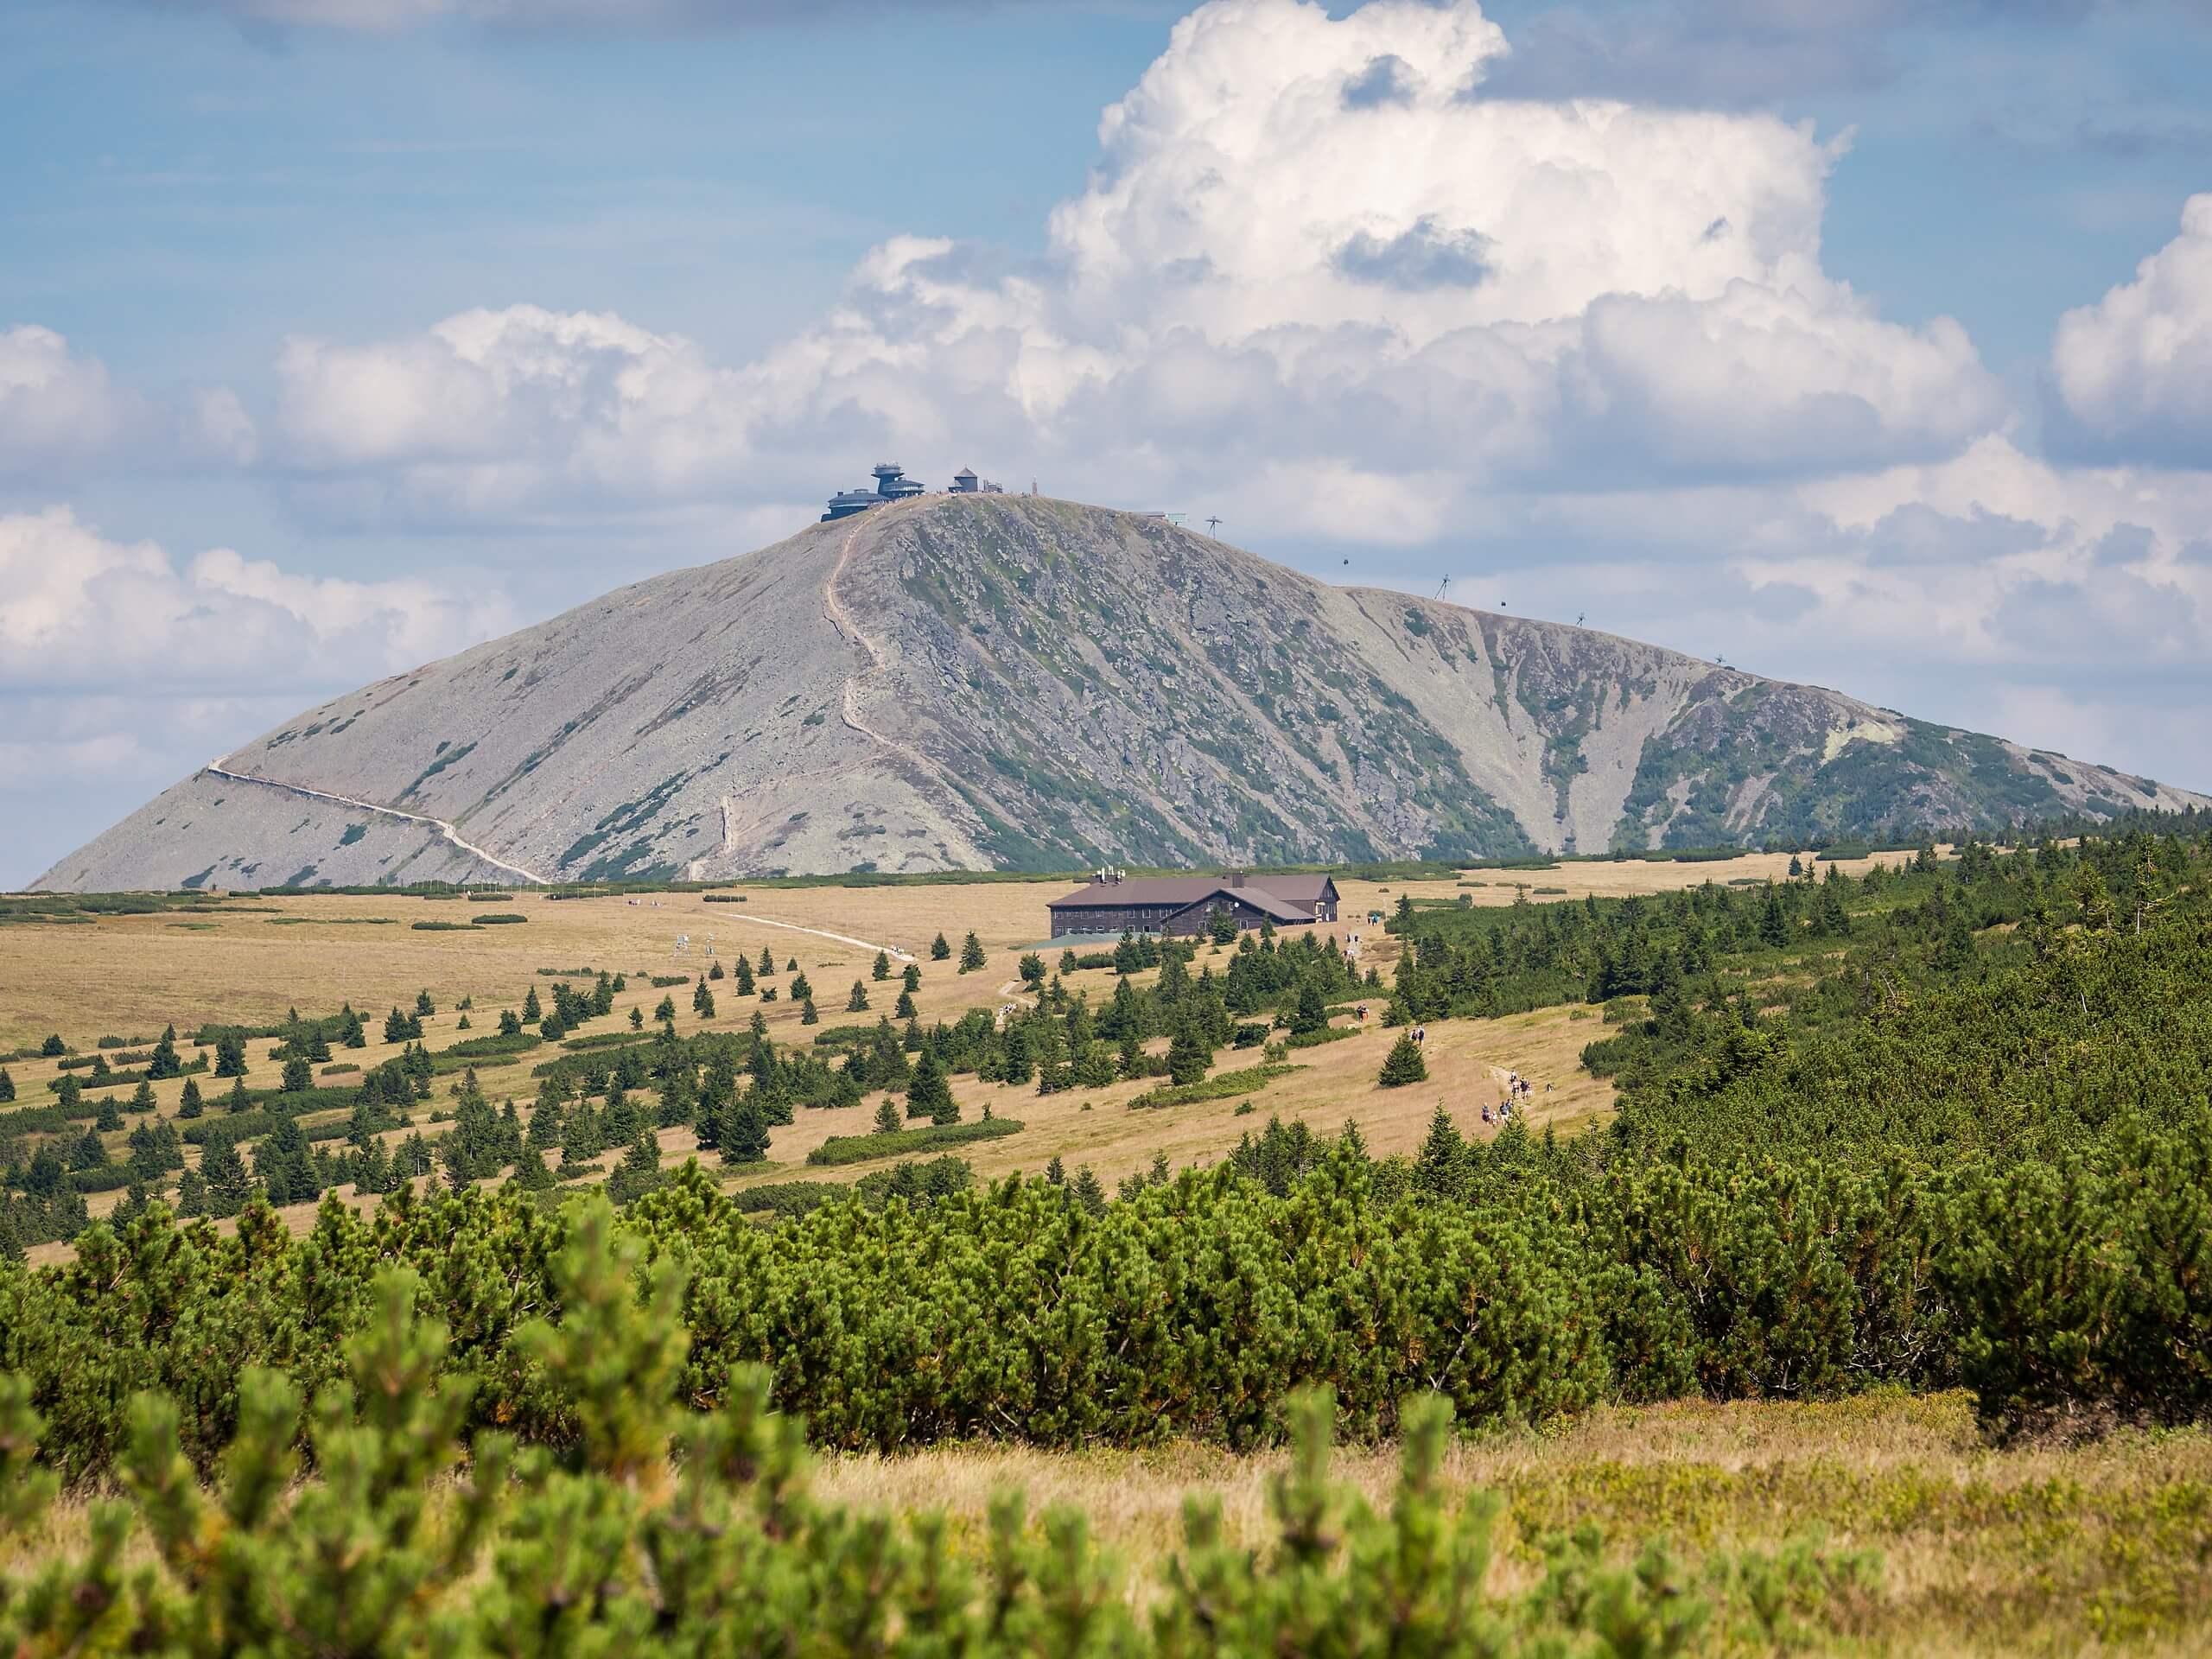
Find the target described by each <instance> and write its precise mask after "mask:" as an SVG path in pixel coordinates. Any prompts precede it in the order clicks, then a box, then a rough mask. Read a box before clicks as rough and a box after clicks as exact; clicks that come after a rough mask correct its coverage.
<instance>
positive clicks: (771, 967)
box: [760, 944, 776, 975]
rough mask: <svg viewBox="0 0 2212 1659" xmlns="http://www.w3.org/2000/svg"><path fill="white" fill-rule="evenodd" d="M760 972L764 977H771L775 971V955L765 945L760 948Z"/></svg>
mask: <svg viewBox="0 0 2212 1659" xmlns="http://www.w3.org/2000/svg"><path fill="white" fill-rule="evenodd" d="M760 971H761V973H762V974H764V975H771V974H773V973H774V972H775V971H776V957H775V953H774V952H773V951H772V950H769V949H768V947H767V946H766V945H765V944H764V945H762V946H761V947H760Z"/></svg>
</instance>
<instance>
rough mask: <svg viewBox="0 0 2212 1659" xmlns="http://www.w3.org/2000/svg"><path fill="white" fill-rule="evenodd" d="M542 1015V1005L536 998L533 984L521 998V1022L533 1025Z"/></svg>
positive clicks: (535, 989)
mask: <svg viewBox="0 0 2212 1659" xmlns="http://www.w3.org/2000/svg"><path fill="white" fill-rule="evenodd" d="M544 1015H545V1009H544V1007H543V1005H542V1004H541V1003H540V1002H539V1001H538V1000H537V986H535V985H533V986H531V988H530V990H529V992H528V994H527V995H524V997H523V1000H522V1022H523V1024H524V1025H525V1026H531V1025H535V1024H537V1021H538V1020H541V1019H543V1017H544Z"/></svg>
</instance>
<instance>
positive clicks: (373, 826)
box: [39, 495, 2204, 890]
mask: <svg viewBox="0 0 2212 1659" xmlns="http://www.w3.org/2000/svg"><path fill="white" fill-rule="evenodd" d="M2189 804H2204V798H2203V797H2201V796H2196V795H2193V794H2190V793H2189V792H2188V791H2182V790H2177V789H2172V788H2169V787H2166V786H2164V785H2158V784H2154V783H2151V782H2148V781H2146V780H2145V779H2139V778H2133V777H2128V776H2126V775H2124V774H2121V773H2119V772H2113V771H2111V770H2109V769H2107V768H2105V767H2101V766H2087V765H2082V764H2079V763H2076V762H2075V761H2072V760H2067V759H2065V758H2064V757H2063V756H2060V755H2056V754H2052V753H2046V752H2044V751H2041V750H2032V749H2026V748H2023V747H2019V746H2018V745H2016V744H2012V743H2009V742H2005V741H2002V740H2000V739H1997V738H1993V737H1985V736H1980V735H1978V734H1973V733H1967V732H1961V731H1955V730H1951V729H1949V728H1944V727H1940V726H1933V725H1929V724H1928V723H1926V722H1924V721H1916V720H1911V719H1908V718H1906V717H1905V716H1904V715H1898V714H1896V713H1894V712H1891V711H1890V710H1887V709H1877V708H1873V707H1872V706H1870V705H1868V704H1866V703H1863V702H1857V701H1854V700H1853V699H1852V698H1850V697H1847V696H1842V695H1840V694H1839V693H1836V692H1833V691H1827V690H1819V689H1817V688H1815V687H1811V686H1802V685H1791V684H1787V683H1782V682H1779V681H1774V680H1766V679H1761V678H1759V677H1757V676H1755V675H1751V674H1745V673H1742V672H1739V671H1736V670H1733V669H1728V668H1723V667H1719V666H1716V665H1714V664H1710V663H1707V662H1701V661H1700V660H1698V659H1696V658H1690V657H1684V656H1681V655H1679V654H1677V653H1675V652H1669V651H1662V650H1660V649H1658V648H1656V647H1655V646H1651V645H1639V644H1637V643H1636V642H1635V641H1633V640H1628V639H1618V638H1615V637H1614V636H1612V635H1610V634H1605V633H1598V632H1590V631H1587V630H1584V629H1580V628H1573V627H1567V626H1561V625H1560V624H1557V623H1550V622H1538V621H1530V620H1522V619H1519V618H1509V617H1504V616H1497V615H1491V614H1488V613H1483V612H1479V611H1471V610H1467V609H1465V608H1463V607H1459V606H1456V605H1452V604H1447V603H1444V602H1442V601H1433V600H1424V599H1415V598H1409V597H1408V596H1407V595H1405V594H1398V593H1393V592H1388V591H1383V590H1380V589H1374V588H1332V587H1329V586H1327V585H1325V584H1324V583H1322V582H1317V581H1315V580H1313V578H1311V577H1309V576H1306V575H1301V574H1300V573H1299V572H1297V571H1294V570H1291V569H1287V568H1285V567H1283V566H1281V565H1276V564H1271V563H1268V562H1267V561H1265V560H1263V559H1261V558H1258V557H1255V556H1253V555H1251V554H1249V553H1245V552H1243V551H1240V550H1237V549H1236V548H1233V547H1230V546H1229V545H1227V544H1226V543H1222V542H1219V541H1216V540H1213V539H1211V538H1210V537H1205V536H1202V535H1198V534H1197V533H1195V532H1193V531H1187V530H1185V529H1182V528H1179V527H1178V526H1175V525H1173V524H1167V523H1165V522H1163V521H1161V520H1160V519H1156V518H1146V517H1142V516H1140V515H1136V514H1132V513H1124V512H1111V511H1108V510H1106V509H1103V508H1098V507H1090V506H1084V505H1077V504H1076V503H1073V502H1067V501H1056V500H1052V499H1045V498H1040V497H1033V496H1008V495H964V496H960V495H956V496H931V497H925V498H921V499H915V500H911V501H902V502H899V503H897V504H894V505H886V506H880V507H877V508H874V509H873V510H871V511H870V512H866V513H864V514H862V515H861V516H859V517H857V518H851V519H844V520H840V521H837V522H836V523H829V524H816V525H812V526H810V527H809V528H808V529H806V530H804V531H801V532H800V533H799V534H798V535H796V536H794V537H791V538H790V539H789V540H787V541H784V542H781V543H777V544H776V545H775V546H773V547H769V548H764V549H762V550H760V551H758V552H754V553H749V554H747V555H744V556H741V557H738V558H734V559H728V560H725V561H723V562H721V563H716V564H709V565H703V566H701V567H699V568H697V569H688V570H676V571H671V572H669V573H668V574H666V575H660V576H656V577H654V578H652V580H650V581H647V582H639V583H637V584H636V585H635V586H632V587H629V588H621V589H620V590H618V591H616V592H614V593H611V594H606V595H605V596H603V597H601V598H600V599H596V600H594V601H591V602H590V603H588V604H586V605H582V606H579V607H576V608H575V609H574V610H572V611H569V612H568V613H565V614H563V615H561V616H557V617H555V618H553V619H552V620H550V621H547V622H543V623H541V624H539V625H538V626H535V627H531V628H525V629H523V630H522V631H520V632H517V633H513V634H510V635H508V636H507V637H506V638H505V639H496V640H493V641H491V642H490V643H488V644H486V645H479V646H477V647H475V648H474V649H473V650H470V651H466V652H461V654H459V655H458V656H454V657H451V658H447V659H445V660H444V661H442V662H437V663H432V664H426V665H425V666H423V667H422V668H419V669H416V670H415V671H412V672H410V673H407V674H402V675H396V676H394V677H391V678H389V679H385V680H381V681H378V683H375V684H373V685H369V686H365V687H363V688H362V689H361V690H358V691H354V692H351V693H348V694H347V695H346V696H341V697H338V698H334V699H333V700H332V701H331V702H327V703H325V704H323V705H322V706H321V707H320V708H316V709H308V710H307V711H306V712H304V713H302V714H301V715H298V716H297V717H296V718H295V719H293V720H290V721H286V722H285V723H284V724H283V726H282V727H281V728H278V729H277V730H276V731H273V732H270V733H269V734H266V735H265V736H263V737H260V738H257V739H256V740H255V741H252V742H251V743H248V744H246V745H245V746H244V747H241V748H239V749H238V750H237V751H235V752H234V753H232V754H230V755H228V756H226V757H224V758H223V759H222V760H219V761H218V762H216V763H215V764H214V765H213V766H210V767H209V768H207V769H205V770H202V771H200V772H196V773H194V775H193V776H192V777H190V778H188V779H185V780H184V781H183V782H181V783H180V784H178V785H175V787H173V788H171V789H169V790H167V791H164V792H163V793H162V795H160V796H159V797H157V798H156V799H155V800H153V801H152V802H150V803H149V804H147V805H146V806H144V807H143V808H141V809H140V810H138V811H137V812H135V813H133V814H132V815H131V816H130V817H128V818H126V819H124V821H123V822H122V823H118V824H117V825H116V826H115V827H114V828H113V829H110V830H108V831H107V832H106V833H105V834H104V835H102V836H99V838H98V839H96V840H95V841H93V842H91V843H90V844H89V845H87V846H86V847H84V848H83V849H79V851H77V852H75V853H73V854H71V855H69V856H68V857H67V858H65V859H63V860H62V861H60V863H58V864H56V865H55V866H54V868H52V869H51V870H49V871H48V872H47V874H45V875H44V876H42V877H41V879H40V882H39V885H40V886H41V887H64V888H76V889H92V890H99V889H124V888H134V887H176V886H179V885H204V886H208V887H232V886H263V887H270V886H277V885H281V884H286V883H291V884H297V885H308V884H315V883H326V882H327V883H331V884H334V885H353V884H367V883H373V882H395V883H397V882H406V881H416V880H434V879H445V880H492V881H522V880H549V881H550V880H605V879H608V878H619V877H632V878H646V877H653V878H665V877H671V876H686V877H691V878H710V877H722V876H734V875H741V874H770V873H798V872H819V871H836V870H852V869H878V870H887V871H907V870H936V869H948V868H1087V867H1090V866H1091V865H1094V864H1096V863H1099V862H1102V861H1112V862H1116V863H1122V864H1131V865H1178V864H1218V863H1221V862H1224V861H1237V862H1250V863H1274V862H1306V861H1345V860H1361V859H1370V858H1376V857H1395V856H1411V855H1432V856H1441V857H1457V856H1471V855H1506V854H1515V853H1528V852H1535V851H1568V852H1592V851H1604V850H1606V849H1611V848H1615V847H1619V846H1629V847H1633V848H1638V849H1643V848H1650V847H1666V846H1711V845H1715V844H1719V843H1730V842H1765V841H1772V840H1782V841H1799V840H1804V839H1807V838H1809V837H1811V836H1815V835H1816V834H1825V835H1827V836H1858V835H1870V834H1881V833H1885V832H1896V831H1902V830H1910V829H1919V828H1921V827H1923V826H1933V827H1956V826H1967V825H1972V826H1975V827H1978V828H1985V829H1986V828H1990V827H1994V826H1997V825H2000V824H2004V823H2012V822H2018V821H2019V820H2023V819H2031V818H2035V817H2043V816H2047V815H2050V814H2056V813H2060V812H2066V811H2084V812H2088V813H2093V814H2111V813H2117V812H2120V811H2123V810H2128V809H2131V808H2138V807H2142V808H2154V807H2157V808H2177V807H2182V806H2186V805H2189Z"/></svg>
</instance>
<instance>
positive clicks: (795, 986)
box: [791, 974, 814, 1002]
mask: <svg viewBox="0 0 2212 1659" xmlns="http://www.w3.org/2000/svg"><path fill="white" fill-rule="evenodd" d="M812 995H814V985H813V982H811V981H810V980H809V979H808V978H807V976H805V975H804V974H801V975H800V976H798V978H796V979H794V980H793V981H791V1001H794V1002H804V1001H806V999H807V998H809V997H810V996H812Z"/></svg>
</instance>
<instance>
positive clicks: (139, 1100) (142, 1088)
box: [130, 1083, 154, 1112]
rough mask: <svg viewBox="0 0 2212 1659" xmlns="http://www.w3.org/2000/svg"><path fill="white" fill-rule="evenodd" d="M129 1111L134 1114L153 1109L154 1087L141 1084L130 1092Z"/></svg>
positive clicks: (148, 1084)
mask: <svg viewBox="0 0 2212 1659" xmlns="http://www.w3.org/2000/svg"><path fill="white" fill-rule="evenodd" d="M153 1109H154V1085H153V1084H150V1083H142V1084H139V1085H138V1086H137V1088H136V1089H134V1090H131V1093H130V1110H132V1111H134V1112H150V1111H152V1110H153Z"/></svg>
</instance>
